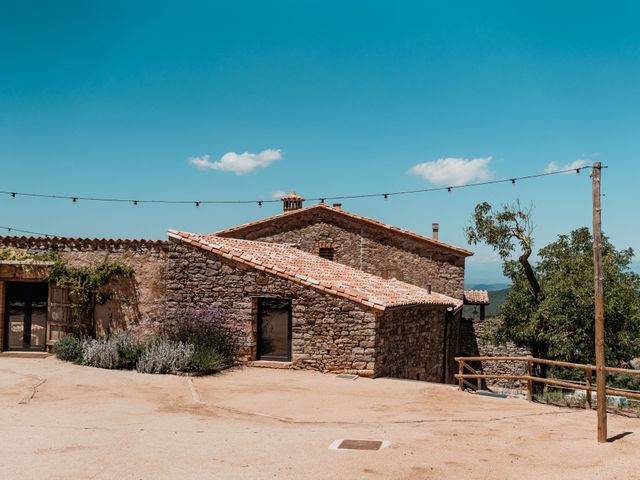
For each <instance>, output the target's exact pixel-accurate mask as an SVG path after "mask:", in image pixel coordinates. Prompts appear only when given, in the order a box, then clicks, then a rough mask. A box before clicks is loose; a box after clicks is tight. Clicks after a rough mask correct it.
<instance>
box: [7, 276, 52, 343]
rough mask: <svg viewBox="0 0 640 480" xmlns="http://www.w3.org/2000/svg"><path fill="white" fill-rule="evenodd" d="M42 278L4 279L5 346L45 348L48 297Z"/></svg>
mask: <svg viewBox="0 0 640 480" xmlns="http://www.w3.org/2000/svg"><path fill="white" fill-rule="evenodd" d="M48 295H49V287H48V285H47V284H46V283H44V282H7V284H6V290H5V298H6V300H5V319H4V325H5V332H4V338H5V341H4V349H5V350H21V351H29V350H33V351H44V350H45V349H46V343H47V342H46V339H47V298H48Z"/></svg>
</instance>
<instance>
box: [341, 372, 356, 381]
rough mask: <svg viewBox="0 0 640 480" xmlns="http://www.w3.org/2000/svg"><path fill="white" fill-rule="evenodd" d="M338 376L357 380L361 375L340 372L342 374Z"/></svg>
mask: <svg viewBox="0 0 640 480" xmlns="http://www.w3.org/2000/svg"><path fill="white" fill-rule="evenodd" d="M336 378H344V379H345V380H357V379H358V378H359V377H358V375H350V374H348V373H340V374H338V375H336Z"/></svg>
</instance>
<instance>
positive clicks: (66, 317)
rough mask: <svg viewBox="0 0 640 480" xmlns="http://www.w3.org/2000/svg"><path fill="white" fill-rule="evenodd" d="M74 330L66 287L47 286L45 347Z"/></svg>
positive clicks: (49, 347)
mask: <svg viewBox="0 0 640 480" xmlns="http://www.w3.org/2000/svg"><path fill="white" fill-rule="evenodd" d="M73 330H74V324H73V315H72V312H71V299H70V298H69V291H68V290H67V289H66V288H61V287H57V286H55V285H50V286H49V328H48V331H47V349H51V347H52V346H53V345H54V344H55V343H56V342H57V341H58V339H59V338H60V337H63V336H64V335H66V334H68V333H72V332H73Z"/></svg>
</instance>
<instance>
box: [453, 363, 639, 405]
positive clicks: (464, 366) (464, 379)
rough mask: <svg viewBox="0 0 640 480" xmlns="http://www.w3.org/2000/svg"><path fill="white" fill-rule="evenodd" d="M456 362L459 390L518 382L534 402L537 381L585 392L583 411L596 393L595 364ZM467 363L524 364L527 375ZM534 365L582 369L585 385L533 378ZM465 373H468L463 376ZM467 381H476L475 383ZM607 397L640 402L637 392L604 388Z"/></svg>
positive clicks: (625, 370) (608, 370) (623, 370)
mask: <svg viewBox="0 0 640 480" xmlns="http://www.w3.org/2000/svg"><path fill="white" fill-rule="evenodd" d="M455 360H456V362H458V373H457V374H455V378H456V379H457V380H458V386H459V387H460V390H464V389H465V387H469V388H470V389H472V390H481V389H482V381H483V380H499V379H506V380H519V381H523V382H527V398H528V399H529V400H533V384H534V383H536V382H537V383H543V384H545V385H552V386H555V387H562V388H569V389H573V390H584V391H585V397H586V408H591V402H592V395H591V394H592V392H595V391H596V386H595V384H594V382H593V377H594V375H593V372H595V370H596V367H595V366H594V365H584V364H582V363H570V362H561V361H558V360H546V359H543V358H534V357H456V358H455ZM469 362H523V363H526V367H527V370H526V371H527V374H526V375H513V374H499V373H495V374H494V373H480V372H478V370H476V369H475V368H473V367H472V366H471V365H469ZM536 363H537V364H545V365H550V366H557V367H567V368H573V369H578V370H583V371H584V373H585V381H584V383H582V382H577V381H573V380H557V379H554V378H542V377H536V376H534V375H533V365H534V364H536ZM466 371H468V372H471V373H465V372H466ZM605 372H606V373H617V374H622V375H640V370H632V369H628V368H614V367H605ZM470 380H475V384H474V383H473V382H471V381H470ZM606 394H607V395H618V396H621V397H627V398H634V399H640V391H637V390H626V389H622V388H613V387H606Z"/></svg>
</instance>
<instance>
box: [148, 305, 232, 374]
mask: <svg viewBox="0 0 640 480" xmlns="http://www.w3.org/2000/svg"><path fill="white" fill-rule="evenodd" d="M160 334H161V336H162V337H163V338H167V339H169V340H173V341H176V342H185V343H189V344H192V345H193V346H194V347H195V354H196V358H197V359H198V360H196V361H195V364H194V365H193V367H192V368H193V369H194V371H202V370H196V368H204V369H205V370H204V371H203V373H204V372H211V371H214V370H220V369H221V368H224V367H226V366H230V365H232V364H233V363H234V361H235V357H236V356H237V354H238V349H239V346H240V339H241V338H242V335H243V333H242V330H241V329H240V328H239V327H238V324H237V323H236V322H235V321H234V320H233V318H231V317H229V316H227V315H224V314H222V312H221V311H220V310H219V309H216V308H213V307H209V308H187V309H180V310H174V311H172V312H170V313H169V315H168V316H167V318H166V320H165V321H164V322H163V324H162V328H161V332H160ZM214 365H215V368H214Z"/></svg>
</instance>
